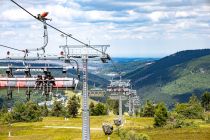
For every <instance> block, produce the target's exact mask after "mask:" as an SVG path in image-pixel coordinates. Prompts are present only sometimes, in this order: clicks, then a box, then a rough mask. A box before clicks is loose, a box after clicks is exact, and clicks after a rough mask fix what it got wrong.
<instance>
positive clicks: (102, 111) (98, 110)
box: [89, 102, 107, 116]
mask: <svg viewBox="0 0 210 140" xmlns="http://www.w3.org/2000/svg"><path fill="white" fill-rule="evenodd" d="M89 107H90V115H93V116H100V115H106V114H107V108H106V106H105V105H103V104H102V103H98V104H96V105H94V103H93V102H91V103H90V106H89Z"/></svg>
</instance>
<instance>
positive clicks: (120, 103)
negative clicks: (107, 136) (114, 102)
mask: <svg viewBox="0 0 210 140" xmlns="http://www.w3.org/2000/svg"><path fill="white" fill-rule="evenodd" d="M119 119H120V120H121V122H123V115H122V96H121V95H120V98H119Z"/></svg>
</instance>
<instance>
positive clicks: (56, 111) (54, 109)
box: [51, 101, 64, 117]
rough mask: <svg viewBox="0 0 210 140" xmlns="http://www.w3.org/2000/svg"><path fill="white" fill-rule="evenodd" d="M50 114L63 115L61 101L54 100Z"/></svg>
mask: <svg viewBox="0 0 210 140" xmlns="http://www.w3.org/2000/svg"><path fill="white" fill-rule="evenodd" d="M51 114H52V116H56V117H59V116H63V115H64V107H63V105H62V103H61V102H58V101H55V102H54V103H53V107H52V110H51Z"/></svg>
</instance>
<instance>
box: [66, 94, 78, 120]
mask: <svg viewBox="0 0 210 140" xmlns="http://www.w3.org/2000/svg"><path fill="white" fill-rule="evenodd" d="M79 107H80V104H79V98H77V96H76V95H74V96H73V97H71V98H70V99H69V101H68V105H67V113H68V115H70V116H71V117H73V118H75V117H76V116H77V115H78V110H79Z"/></svg>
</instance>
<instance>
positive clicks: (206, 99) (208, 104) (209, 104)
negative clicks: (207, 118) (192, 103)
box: [201, 92, 210, 111]
mask: <svg viewBox="0 0 210 140" xmlns="http://www.w3.org/2000/svg"><path fill="white" fill-rule="evenodd" d="M201 104H202V107H203V108H204V109H205V110H206V111H207V110H210V92H205V93H204V94H203V95H202V97H201Z"/></svg>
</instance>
